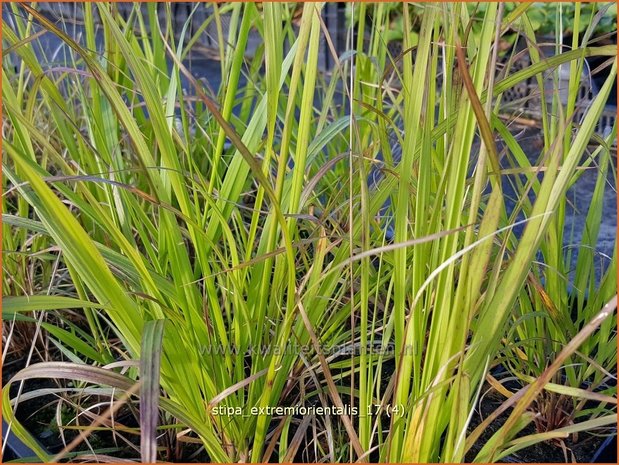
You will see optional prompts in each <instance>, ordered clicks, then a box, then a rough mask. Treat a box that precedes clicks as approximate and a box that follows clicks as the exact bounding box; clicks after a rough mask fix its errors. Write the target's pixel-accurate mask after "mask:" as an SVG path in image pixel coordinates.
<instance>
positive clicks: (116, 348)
mask: <svg viewBox="0 0 619 465" xmlns="http://www.w3.org/2000/svg"><path fill="white" fill-rule="evenodd" d="M575 5H576V6H575V10H574V12H573V15H574V16H573V17H571V18H570V20H571V21H572V22H571V24H574V30H584V31H585V32H584V33H583V35H581V36H574V38H573V39H572V43H571V44H570V46H569V47H568V48H565V47H562V46H561V44H559V43H558V45H557V53H556V54H554V55H553V56H551V57H546V56H543V55H542V54H540V48H539V47H538V46H537V44H536V41H535V36H534V34H533V28H532V25H531V22H530V20H529V18H528V16H527V10H528V4H518V5H517V6H516V7H513V8H509V11H506V9H505V8H504V6H503V5H502V4H497V3H490V4H487V5H486V6H485V7H484V9H483V21H481V22H477V23H476V24H475V32H474V33H472V32H471V31H472V29H473V27H472V25H473V23H472V16H471V15H470V11H469V9H468V8H467V7H465V5H463V4H459V3H441V4H431V3H423V4H404V5H403V12H402V23H403V27H402V31H403V33H402V36H403V37H402V53H401V54H399V55H396V56H394V55H393V54H391V53H390V49H389V47H388V43H387V42H386V41H385V40H384V38H385V31H386V30H388V29H389V27H390V24H391V21H392V18H391V15H390V11H391V9H390V7H389V5H385V4H382V3H380V4H375V5H371V6H370V5H368V4H365V3H360V4H353V5H350V6H349V17H350V21H349V23H350V24H349V26H350V29H349V31H348V33H349V34H348V39H347V43H348V50H347V51H346V52H344V53H340V54H339V55H338V51H337V50H336V49H335V46H334V40H333V38H332V37H330V35H329V31H328V29H327V27H326V25H325V23H324V21H323V19H322V17H321V10H322V9H323V8H324V4H323V3H304V4H298V5H297V4H286V3H263V4H254V3H243V4H241V3H228V4H217V5H211V6H210V8H211V9H212V14H211V15H209V16H207V19H206V21H205V22H202V23H197V22H193V17H194V15H197V12H198V11H199V10H200V9H201V8H204V7H205V5H204V4H199V3H198V4H195V5H194V6H193V7H192V11H191V14H190V15H189V17H188V19H187V21H186V22H185V24H184V25H183V27H182V28H181V29H180V30H178V28H175V27H173V26H174V17H173V14H172V6H171V4H169V3H160V4H156V3H148V4H144V5H140V4H134V5H133V7H132V8H130V9H129V14H124V13H123V14H121V11H120V10H119V7H118V6H117V5H115V4H110V3H97V4H91V3H83V4H80V5H79V7H80V8H81V9H82V11H83V21H82V23H81V24H80V25H79V28H80V29H79V31H80V32H79V33H76V32H75V31H76V26H75V25H72V24H70V23H69V22H68V21H66V20H62V21H56V20H53V19H51V18H50V17H49V16H46V15H44V14H43V13H41V11H39V10H38V7H37V6H36V5H35V4H32V5H29V4H25V3H24V4H4V5H3V26H2V27H3V29H2V34H3V68H2V69H3V73H2V79H3V81H2V104H3V143H2V147H3V160H2V170H3V175H2V188H3V189H2V190H3V195H2V212H3V213H2V215H3V216H2V223H3V226H2V228H3V239H2V247H3V281H2V283H3V310H2V316H3V321H4V333H3V335H4V339H3V342H4V343H5V352H3V362H4V363H6V362H7V360H8V359H7V357H9V358H10V354H11V353H13V352H10V351H11V350H12V349H11V344H12V343H15V341H17V340H18V337H17V336H19V335H20V334H21V333H20V331H24V330H23V328H30V329H29V331H31V333H30V334H32V332H33V331H34V334H32V335H31V336H27V337H26V340H28V337H31V338H32V341H31V344H30V346H28V344H27V343H26V347H24V348H23V349H22V351H23V352H25V353H29V355H28V356H27V359H28V363H27V364H26V365H27V366H25V367H24V368H22V369H21V370H18V371H16V373H14V375H13V377H12V378H11V379H10V381H8V382H7V383H6V384H5V385H4V388H3V402H2V409H3V418H4V419H5V420H6V421H7V422H8V423H9V425H10V428H11V430H12V431H13V432H14V433H15V434H16V435H17V436H18V437H20V438H21V439H22V440H23V441H24V442H25V443H26V444H27V445H28V446H29V447H30V448H32V450H33V451H34V452H35V453H36V455H37V458H38V459H39V460H43V461H50V460H55V461H58V460H60V459H67V458H68V459H75V458H79V457H80V456H82V455H83V456H88V457H92V456H93V454H94V456H96V454H97V453H99V454H104V455H107V456H113V457H114V456H120V455H118V454H120V451H121V446H119V445H117V444H119V443H122V444H128V445H129V447H130V448H131V447H133V449H132V450H133V454H134V455H133V456H130V458H133V459H138V458H140V459H141V460H142V461H146V462H154V461H156V460H173V459H176V460H181V459H185V460H186V459H187V458H188V457H190V454H185V455H184V453H183V452H180V453H177V455H174V453H172V452H170V451H171V450H172V449H174V448H176V451H177V452H178V451H179V450H181V451H182V450H183V448H186V449H187V450H190V451H191V452H192V453H193V452H194V451H195V454H194V456H195V457H198V458H200V459H201V460H203V461H212V462H232V461H243V462H249V461H251V462H265V461H292V460H297V461H299V460H302V461H317V462H318V461H329V462H354V461H360V462H368V461H381V462H422V463H425V462H461V461H464V460H465V458H467V457H469V459H470V455H471V452H470V451H471V450H473V446H475V445H479V447H478V448H477V449H475V450H477V451H478V452H477V453H476V455H475V456H474V457H473V458H472V459H473V460H475V461H482V462H492V461H496V460H499V459H501V458H504V457H505V456H507V455H509V454H511V453H513V452H515V451H517V450H519V449H521V448H523V447H527V446H530V445H532V444H535V443H537V442H540V441H544V440H548V439H552V438H562V437H565V436H566V435H567V434H572V433H577V432H582V431H599V429H600V428H603V427H607V426H609V425H613V424H616V403H617V401H616V388H615V387H614V386H613V383H612V380H613V379H615V377H616V351H614V348H615V346H616V319H615V316H614V313H613V312H614V310H615V307H616V284H617V282H616V259H617V257H616V247H615V248H614V250H615V252H614V253H613V255H612V257H610V258H609V260H608V262H605V264H604V271H603V273H601V275H600V276H598V275H599V273H598V274H596V266H597V265H596V258H595V257H596V250H595V249H596V244H597V236H598V231H599V228H600V224H601V222H602V218H601V215H600V208H601V205H602V203H603V202H604V195H605V194H604V192H605V191H608V189H609V187H608V185H609V182H612V181H609V180H612V179H614V178H615V173H616V171H615V164H616V163H615V162H616V158H615V157H616V155H613V154H612V152H611V148H610V147H611V146H612V143H613V141H614V140H615V139H616V126H613V127H612V130H611V132H610V134H608V135H605V136H600V135H597V134H596V127H597V125H598V121H599V120H600V117H601V115H602V112H603V109H604V107H605V105H606V104H607V101H608V98H609V95H610V93H611V90H612V86H613V83H614V82H615V80H616V58H615V57H616V47H615V46H608V45H596V44H595V43H589V41H590V34H589V35H588V34H587V31H589V30H593V29H594V28H595V26H596V24H597V23H596V22H599V21H600V19H601V18H603V16H604V13H605V10H604V8H600V10H599V12H598V14H597V15H588V16H587V23H586V24H585V23H583V24H581V19H582V18H580V15H579V11H580V4H578V3H576V4H575ZM370 7H371V8H370ZM558 11H559V13H560V9H559V10H558ZM353 19H354V21H353ZM224 24H226V25H227V28H224V27H223V25H224ZM212 25H214V26H215V30H216V31H217V37H216V39H217V40H216V43H217V44H218V48H217V53H218V60H219V61H220V65H221V66H220V67H221V85H220V86H219V87H218V88H213V87H212V86H211V85H209V82H208V79H206V80H204V79H202V80H201V79H199V78H198V77H197V76H195V75H194V73H192V71H191V66H190V65H189V61H190V57H191V53H192V52H191V49H192V46H193V45H194V44H195V43H196V42H197V40H198V38H199V37H200V36H201V34H204V33H205V31H206V30H207V28H209V27H210V26H212ZM226 29H227V30H226ZM209 30H210V29H209ZM256 32H257V33H258V34H259V35H260V36H261V43H260V45H259V47H258V48H257V49H256V50H255V53H253V54H252V55H251V56H250V55H248V54H247V44H248V38H249V36H250V33H256ZM515 32H516V33H518V34H520V35H522V36H524V37H526V38H527V40H528V42H527V43H528V45H527V53H529V54H530V57H531V65H530V66H527V67H525V68H524V69H520V70H516V69H510V67H509V65H504V62H503V61H501V60H499V47H498V45H499V44H500V43H501V39H502V37H503V35H505V34H508V33H509V34H514V33H515ZM51 36H53V37H54V38H55V39H54V40H56V41H58V43H59V46H58V49H57V50H56V52H55V53H53V54H51V53H47V54H46V53H42V50H45V48H44V47H43V45H42V44H43V43H44V41H45V40H47V38H48V37H51ZM558 40H560V39H558ZM325 49H327V50H329V52H330V53H331V55H332V59H333V60H334V62H335V66H334V67H333V69H332V70H330V71H329V72H324V71H322V70H320V69H319V67H318V60H319V54H320V53H323V52H324V50H325ZM589 57H603V58H604V59H605V60H606V62H605V69H606V71H607V74H608V77H607V79H606V81H605V83H604V84H603V86H602V87H601V88H600V89H599V91H598V92H597V93H596V95H595V96H594V98H593V100H592V101H591V102H590V104H589V106H588V108H587V110H586V112H585V114H584V117H583V118H582V119H581V120H579V121H574V112H575V105H576V101H577V99H578V84H579V82H580V80H581V79H583V73H582V72H581V71H582V70H583V68H584V67H585V66H586V59H587V58H589ZM565 65H569V66H570V70H571V74H570V81H569V89H568V93H567V94H568V95H567V100H565V101H564V100H563V99H562V98H561V97H560V95H563V94H560V92H559V89H558V86H559V83H558V80H557V79H556V78H554V79H553V76H557V75H558V69H559V67H560V66H565ZM531 78H534V79H537V80H538V81H539V82H540V83H541V84H542V85H541V87H540V88H543V89H547V88H548V85H549V84H548V82H550V85H551V87H552V86H554V87H552V89H551V92H544V93H543V94H544V95H543V96H542V115H543V118H542V131H543V147H542V148H541V149H540V150H539V153H538V154H535V157H534V162H531V160H530V159H529V158H530V157H527V154H525V152H524V151H523V149H522V147H521V143H520V140H519V138H518V135H517V134H516V133H515V132H514V131H512V130H511V127H510V122H509V121H505V119H504V118H502V113H501V108H502V106H501V102H502V96H503V94H504V93H505V92H507V91H508V90H510V89H511V88H513V87H514V86H516V85H517V84H519V83H521V82H523V81H525V80H527V79H531ZM586 170H597V176H598V177H597V182H596V184H595V192H594V194H593V200H592V201H591V204H590V205H589V213H588V215H587V224H586V229H585V231H586V232H585V234H584V236H583V237H582V239H581V241H580V244H578V246H577V247H575V248H571V249H567V250H566V249H565V248H564V246H563V244H564V235H565V234H567V233H566V232H565V224H566V211H567V207H566V206H567V205H568V201H569V197H568V196H567V192H568V190H569V189H570V187H572V186H573V185H574V184H575V183H576V182H577V180H578V179H579V177H580V176H581V175H582V173H583V172H585V171H586ZM513 175H517V176H516V179H517V180H516V181H515V182H513V184H512V188H513V190H515V192H516V195H517V199H516V202H515V203H514V202H513V201H512V200H511V198H510V197H511V196H508V195H506V193H505V189H506V183H507V182H508V178H509V176H513ZM370 181H371V182H370ZM572 255H576V256H577V264H576V269H575V272H573V271H572V268H571V267H572V261H573V260H572ZM20 328H22V329H21V330H20ZM32 328H35V329H34V330H33V329H32ZM41 341H43V343H42V342H41ZM37 344H38V346H37ZM41 345H43V346H44V348H43V349H41ZM7 350H8V351H9V352H7ZM7 354H9V355H7ZM37 354H39V355H37ZM31 360H32V361H33V362H36V363H29V362H30V361H31ZM499 366H502V367H504V368H506V369H507V370H509V371H510V372H511V373H512V375H513V376H515V377H517V378H518V380H519V382H520V385H519V390H517V391H510V390H509V389H508V387H506V386H505V385H504V384H503V383H502V380H501V379H497V378H496V377H495V376H493V373H494V372H493V369H495V368H496V367H499ZM40 378H43V379H53V380H56V383H57V388H55V390H54V391H53V392H51V391H50V390H49V388H40V389H35V390H28V389H24V386H28V383H29V382H31V381H32V380H33V379H40ZM24 383H26V384H24ZM488 383H490V385H492V386H494V387H495V389H498V390H499V391H500V392H503V393H504V394H505V396H506V400H505V402H504V403H503V404H502V406H501V407H500V408H499V409H498V410H497V411H496V412H495V414H493V415H492V416H491V417H490V418H488V419H487V420H485V421H484V422H481V423H480V424H479V425H478V426H475V427H474V425H473V424H472V423H471V419H472V417H473V414H474V411H475V409H476V407H477V406H478V402H479V400H480V397H481V393H482V390H483V389H484V388H485V387H486V386H487V385H488ZM16 393H17V394H16ZM50 394H53V395H54V396H55V399H56V400H54V402H57V403H58V405H60V404H62V406H63V412H65V416H68V417H69V419H68V420H67V421H66V424H64V423H63V422H64V421H65V420H63V418H61V417H62V416H63V415H60V414H59V413H58V414H57V415H56V420H55V421H56V423H57V428H58V429H59V431H61V432H63V434H64V433H67V434H68V433H71V432H73V433H75V431H78V432H79V433H80V435H75V434H73V435H68V436H67V438H68V439H67V440H66V441H65V444H64V445H63V447H62V448H61V449H62V450H57V451H54V452H53V453H52V452H50V451H49V450H45V449H44V448H43V447H41V445H40V444H39V443H38V442H37V441H36V440H35V439H34V437H33V435H32V434H31V433H30V432H29V431H28V430H27V428H25V427H24V425H23V424H22V423H21V422H20V421H18V419H17V418H16V409H17V411H19V410H18V408H19V409H25V408H27V405H28V402H31V401H32V400H33V399H35V398H37V397H41V396H46V395H50ZM549 394H556V395H560V396H562V399H565V400H564V401H565V402H566V403H569V404H570V405H572V406H573V410H571V411H570V412H572V413H571V417H570V418H569V419H568V420H567V421H565V422H563V423H556V422H555V423H552V422H550V424H548V422H546V423H544V422H543V419H542V418H541V414H540V411H541V410H542V409H541V408H540V407H539V406H540V405H543V399H544V398H545V397H544V396H546V397H547V396H548V395H549ZM95 403H96V404H97V406H98V408H96V409H94V410H93V408H92V406H93V404H95ZM585 403H586V405H585ZM18 406H19V407H18ZM301 407H304V408H308V407H312V408H313V409H315V410H314V412H316V411H317V410H316V409H318V408H322V409H331V411H332V412H331V413H333V412H334V413H333V414H321V413H314V414H309V415H300V414H297V413H295V412H299V411H300V410H299V409H300V408H301ZM286 409H287V410H286ZM295 409H297V410H295ZM536 409H537V410H536ZM60 410H61V409H60V407H59V408H58V411H59V412H60ZM67 411H68V412H70V414H66V412H67ZM86 412H90V413H89V414H87V415H85V413H86ZM121 412H125V416H124V417H121V418H125V419H127V421H126V422H125V420H122V421H120V422H119V423H116V422H115V421H114V419H115V418H116V416H119V415H120V414H121ZM501 414H504V418H503V419H502V420H501V421H502V422H503V423H502V424H501V427H500V428H497V430H496V433H495V434H493V435H490V437H485V436H483V433H484V431H486V429H487V427H488V425H489V424H490V423H491V422H492V421H495V420H496V419H497V418H498V417H499V415H501ZM84 416H85V417H86V418H89V421H87V422H84V421H83V420H82V419H81V418H82V417H84ZM131 419H133V420H132V421H133V422H134V424H131V421H130V420H131ZM127 422H129V423H127ZM530 425H535V426H537V427H538V429H537V430H535V431H533V432H531V430H530V429H527V427H529V426H530ZM102 430H103V431H108V432H112V433H113V435H114V438H115V439H114V441H113V443H114V444H115V445H114V447H111V448H108V449H105V450H103V449H104V448H101V449H97V446H96V445H93V444H91V443H90V442H89V437H88V435H96V434H97V431H102ZM63 437H64V436H63ZM73 438H74V439H73ZM72 439H73V442H71V440H72ZM91 439H92V437H91ZM467 454H469V455H467Z"/></svg>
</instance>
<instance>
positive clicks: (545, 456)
mask: <svg viewBox="0 0 619 465" xmlns="http://www.w3.org/2000/svg"><path fill="white" fill-rule="evenodd" d="M504 400H505V399H504V398H503V397H501V396H500V395H499V394H497V393H496V392H495V391H491V392H490V393H489V394H488V395H487V396H486V397H485V398H484V400H483V402H482V403H481V404H480V406H479V408H478V409H477V410H476V412H475V415H474V416H473V418H472V420H471V424H470V426H469V431H473V430H474V429H475V427H476V426H477V425H479V424H480V423H481V422H482V421H483V420H484V419H486V418H487V417H488V416H489V415H490V414H491V413H492V412H494V411H495V410H496V409H497V408H498V407H499V406H500V405H501V403H502V402H503V401H504ZM509 413H510V411H509V410H508V411H507V412H505V413H503V415H501V416H500V417H499V418H498V419H497V420H496V421H494V422H493V423H491V424H490V426H489V427H488V428H487V429H486V430H485V431H484V433H483V434H482V436H481V438H480V439H479V440H478V441H477V443H476V444H475V445H473V447H472V448H471V450H470V451H469V453H468V454H467V456H466V462H471V461H472V460H473V459H474V458H475V455H477V453H478V452H479V451H480V450H481V448H482V447H483V446H484V444H485V443H486V442H487V441H488V440H489V439H490V438H491V437H492V435H493V434H494V433H495V432H496V431H497V430H498V429H499V428H500V427H501V426H502V425H503V423H505V421H506V420H507V417H508V416H509ZM535 432H536V431H535V428H534V426H532V425H529V426H527V427H526V428H525V429H524V430H523V431H522V432H521V433H520V434H519V435H518V436H526V435H529V434H534V433H535ZM605 439H606V438H605V437H603V436H594V435H593V434H587V433H580V434H579V435H578V437H577V438H575V437H571V436H570V437H569V438H567V439H565V442H564V444H565V450H564V449H563V448H562V447H561V445H559V444H556V443H553V442H551V441H544V442H540V443H538V444H535V445H533V446H531V447H527V448H525V449H521V450H519V451H518V452H516V453H515V454H513V455H510V456H507V457H505V458H503V459H502V460H499V462H500V463H565V462H571V461H572V459H574V460H575V461H576V462H578V463H591V462H592V459H593V458H594V456H595V454H596V452H597V451H598V449H600V447H601V446H602V443H603V442H604V441H605ZM614 452H615V456H614V460H612V461H611V462H610V463H616V461H617V457H616V450H615V451H614ZM566 454H567V457H566Z"/></svg>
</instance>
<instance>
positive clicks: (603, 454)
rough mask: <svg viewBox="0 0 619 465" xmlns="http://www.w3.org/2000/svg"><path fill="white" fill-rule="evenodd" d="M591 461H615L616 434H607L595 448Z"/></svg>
mask: <svg viewBox="0 0 619 465" xmlns="http://www.w3.org/2000/svg"><path fill="white" fill-rule="evenodd" d="M591 462H592V463H617V434H616V432H615V435H614V436H609V437H607V438H606V440H605V441H604V442H603V443H602V445H601V446H600V448H599V449H598V450H597V452H596V453H595V455H594V456H593V459H592V460H591Z"/></svg>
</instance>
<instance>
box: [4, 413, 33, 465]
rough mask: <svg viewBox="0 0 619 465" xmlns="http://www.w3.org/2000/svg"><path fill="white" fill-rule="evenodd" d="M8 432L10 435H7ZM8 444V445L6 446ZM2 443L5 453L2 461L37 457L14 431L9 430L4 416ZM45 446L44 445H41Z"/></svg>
mask: <svg viewBox="0 0 619 465" xmlns="http://www.w3.org/2000/svg"><path fill="white" fill-rule="evenodd" d="M7 432H8V435H7ZM5 444H6V446H5ZM2 445H3V448H4V454H3V455H2V462H7V461H9V460H17V459H24V458H27V457H29V458H31V457H36V454H35V453H34V451H33V450H32V449H31V448H30V447H28V446H27V445H26V444H24V443H23V442H22V440H21V439H19V438H18V437H17V436H15V435H14V434H13V431H10V430H9V425H8V424H7V422H6V421H4V418H3V419H2ZM41 447H43V446H41Z"/></svg>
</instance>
